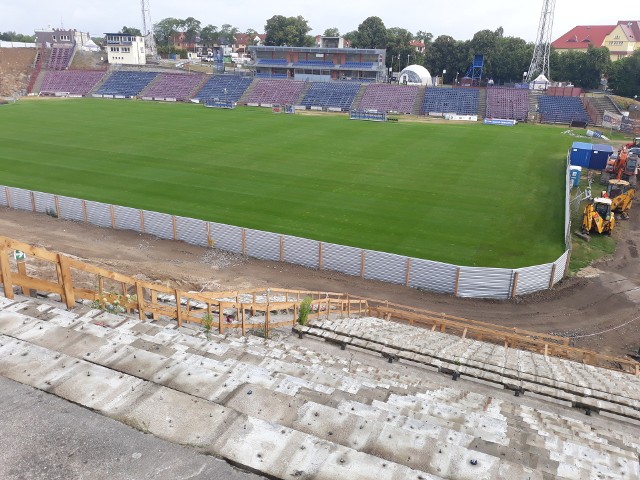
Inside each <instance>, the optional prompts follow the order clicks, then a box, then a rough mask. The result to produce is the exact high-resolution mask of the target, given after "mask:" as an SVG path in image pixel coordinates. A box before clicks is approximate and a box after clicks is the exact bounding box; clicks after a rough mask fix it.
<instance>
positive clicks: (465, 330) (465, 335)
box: [462, 327, 467, 338]
mask: <svg viewBox="0 0 640 480" xmlns="http://www.w3.org/2000/svg"><path fill="white" fill-rule="evenodd" d="M462 338H467V327H464V330H463V331H462Z"/></svg>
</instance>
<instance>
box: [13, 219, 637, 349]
mask: <svg viewBox="0 0 640 480" xmlns="http://www.w3.org/2000/svg"><path fill="white" fill-rule="evenodd" d="M639 232H640V209H637V208H636V209H633V210H632V212H631V218H630V220H629V221H628V222H624V223H623V225H622V227H621V228H619V229H618V230H617V232H616V235H618V236H619V237H620V240H619V247H618V250H617V252H616V253H615V255H614V256H613V257H612V258H608V259H606V260H603V261H601V262H599V263H597V264H595V265H593V266H592V267H589V268H588V269H585V270H584V271H583V272H581V274H580V275H579V276H576V277H573V278H569V279H565V280H563V281H562V282H561V283H560V284H559V285H557V286H556V287H555V289H554V290H551V291H545V292H539V293H537V294H533V295H528V296H525V297H520V298H516V299H513V300H510V301H494V300H475V299H460V298H455V297H453V296H451V295H440V294H434V293H427V292H422V291H418V290H414V289H410V288H406V287H403V286H398V285H391V284H386V283H382V282H377V281H370V280H363V279H360V278H357V277H351V276H348V275H343V274H339V273H334V272H327V271H316V270H312V269H307V268H304V267H298V266H295V265H288V264H280V263H277V262H265V261H260V260H254V259H248V258H243V257H241V256H238V255H233V254H229V253H226V252H221V251H217V250H212V249H206V248H201V247H195V246H192V245H188V244H185V243H182V242H174V241H167V240H159V239H157V238H155V237H153V236H150V235H142V234H138V233H136V232H129V231H117V230H111V229H104V228H99V227H95V226H92V225H85V224H81V223H75V222H69V221H64V220H60V219H54V218H51V217H48V216H46V215H43V214H33V213H27V212H21V211H16V210H9V209H6V208H0V235H5V236H8V237H11V238H15V239H17V240H21V241H25V242H28V243H31V244H34V245H38V246H42V247H45V248H48V249H51V250H54V251H59V252H62V253H66V254H70V255H73V256H76V257H79V258H81V259H83V260H85V261H88V262H91V263H94V264H97V265H100V266H103V267H105V268H109V269H112V270H114V271H117V272H121V273H125V274H128V275H132V276H136V277H138V278H145V279H149V280H154V281H160V282H162V283H164V284H167V285H175V286H179V287H180V288H182V289H189V290H191V289H192V290H202V289H205V290H227V289H247V288H254V287H266V286H271V287H281V288H295V289H308V290H322V291H334V292H345V293H350V294H353V295H361V296H366V297H369V298H377V299H382V300H389V301H392V302H395V303H401V304H406V305H412V306H417V307H421V308H426V309H429V310H434V311H438V312H445V313H448V314H451V315H458V316H462V317H466V318H470V319H476V320H482V321H486V322H492V323H496V324H501V325H508V326H514V327H521V328H528V329H531V330H536V331H540V332H545V333H561V334H565V335H568V336H570V337H572V339H573V340H572V344H573V345H575V346H578V347H582V348H588V349H593V350H596V351H599V352H602V353H608V354H615V355H626V354H628V353H635V352H637V351H638V348H640V329H639V328H638V327H639V326H640V309H639V308H638V307H639V304H640V261H639V258H638V245H637V243H636V240H635V239H636V238H637V236H638V233H639ZM576 241H581V240H576Z"/></svg>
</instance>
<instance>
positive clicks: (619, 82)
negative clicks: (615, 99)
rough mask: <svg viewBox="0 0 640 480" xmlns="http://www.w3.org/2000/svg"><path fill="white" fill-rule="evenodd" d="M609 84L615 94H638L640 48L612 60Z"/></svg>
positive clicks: (639, 87) (639, 84) (627, 95)
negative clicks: (626, 55) (629, 54)
mask: <svg viewBox="0 0 640 480" xmlns="http://www.w3.org/2000/svg"><path fill="white" fill-rule="evenodd" d="M609 86H610V87H611V89H612V90H613V92H614V93H615V94H616V95H620V96H622V97H630V98H633V97H635V96H636V95H640V50H636V51H635V52H634V53H633V55H631V56H629V57H625V58H622V59H620V60H617V61H615V62H613V64H612V65H611V73H610V75H609Z"/></svg>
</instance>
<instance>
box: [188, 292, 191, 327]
mask: <svg viewBox="0 0 640 480" xmlns="http://www.w3.org/2000/svg"><path fill="white" fill-rule="evenodd" d="M190 314H191V297H187V323H189V315H190Z"/></svg>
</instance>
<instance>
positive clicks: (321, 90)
mask: <svg viewBox="0 0 640 480" xmlns="http://www.w3.org/2000/svg"><path fill="white" fill-rule="evenodd" d="M358 90H360V84H359V83H355V82H348V83H345V82H313V83H312V84H311V87H310V88H309V90H308V91H307V93H306V95H305V96H304V98H303V99H302V102H301V103H302V105H304V106H305V107H325V108H340V109H342V110H349V109H350V108H351V104H352V103H353V100H354V99H355V98H356V94H357V93H358Z"/></svg>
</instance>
